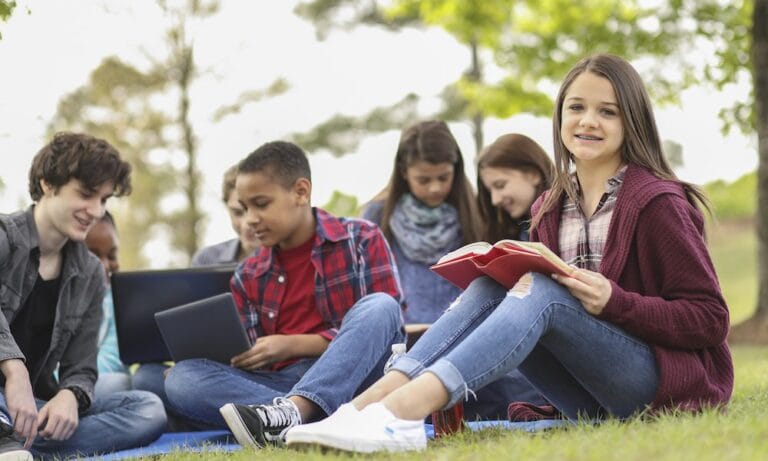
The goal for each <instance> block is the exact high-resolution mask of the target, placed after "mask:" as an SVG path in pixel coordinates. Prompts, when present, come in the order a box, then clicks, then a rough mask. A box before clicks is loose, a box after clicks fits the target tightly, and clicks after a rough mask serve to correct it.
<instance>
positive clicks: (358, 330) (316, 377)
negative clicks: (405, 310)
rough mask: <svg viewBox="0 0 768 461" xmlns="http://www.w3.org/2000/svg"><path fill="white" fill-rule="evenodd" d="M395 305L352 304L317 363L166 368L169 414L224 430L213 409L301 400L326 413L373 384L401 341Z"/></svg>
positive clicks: (192, 363)
mask: <svg viewBox="0 0 768 461" xmlns="http://www.w3.org/2000/svg"><path fill="white" fill-rule="evenodd" d="M404 340H405V332H404V330H403V322H402V315H401V313H400V306H399V305H398V304H397V302H396V301H395V300H394V299H393V298H392V297H391V296H389V295H386V294H384V293H374V294H370V295H367V296H365V297H363V298H361V299H360V300H358V301H357V302H356V303H355V305H354V306H353V307H352V308H351V309H350V310H349V311H348V312H347V314H346V315H345V316H344V320H343V321H342V323H341V328H340V329H339V333H338V335H337V336H336V338H334V340H333V341H331V342H330V344H329V345H328V349H326V351H325V352H324V353H323V355H322V356H320V358H317V359H303V360H300V361H298V362H296V363H294V364H292V365H290V366H288V367H286V368H283V369H281V370H279V371H269V370H256V371H246V370H241V369H238V368H233V367H231V366H229V365H225V364H221V363H217V362H213V361H210V360H204V359H193V360H184V361H182V362H179V363H177V364H176V366H174V367H173V368H172V369H171V372H170V373H169V374H168V377H167V378H166V380H165V392H166V395H167V397H168V401H169V403H170V408H171V410H172V411H173V412H174V413H175V414H178V415H182V416H183V417H185V418H187V419H189V420H190V421H192V422H194V423H198V424H204V425H206V426H207V427H211V428H217V427H226V426H225V425H224V420H223V418H222V417H221V415H220V414H219V407H221V406H222V405H224V404H226V403H240V404H265V403H271V402H272V400H273V399H274V398H275V397H282V396H293V395H296V396H301V397H304V398H306V399H308V400H310V401H312V402H314V403H315V404H316V405H317V406H318V407H320V409H321V410H322V411H323V412H325V413H326V414H331V413H333V412H334V411H336V409H337V408H338V407H339V406H340V405H341V404H342V403H344V402H348V401H349V400H351V399H352V397H354V396H355V395H356V394H357V393H359V392H361V391H362V390H364V389H365V388H367V387H368V386H369V385H371V384H373V383H374V382H375V381H376V380H377V379H379V378H380V377H381V376H382V374H383V370H384V364H385V363H386V361H387V359H388V358H389V356H390V354H391V347H392V344H394V343H400V342H404Z"/></svg>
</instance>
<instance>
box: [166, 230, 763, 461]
mask: <svg viewBox="0 0 768 461" xmlns="http://www.w3.org/2000/svg"><path fill="white" fill-rule="evenodd" d="M709 246H710V251H711V253H712V258H713V260H714V262H715V266H716V269H717V272H718V275H719V277H720V281H721V285H722V287H723V292H724V295H725V298H726V300H727V302H728V305H729V307H730V310H731V320H732V322H734V323H736V322H738V321H741V320H744V319H745V318H747V317H748V316H749V315H750V314H751V313H752V312H753V311H754V306H755V300H756V290H757V278H756V266H757V258H756V248H757V244H756V238H755V233H754V228H753V225H752V224H751V222H750V221H742V222H732V221H731V222H729V221H723V222H720V223H718V224H715V225H713V226H711V228H710V229H709ZM733 354H734V360H735V365H736V386H735V390H734V395H733V399H732V401H731V403H730V405H729V407H728V409H727V410H726V411H724V412H720V411H715V410H710V411H707V412H704V413H703V414H699V415H691V414H677V415H663V416H660V417H657V418H655V419H653V420H651V421H647V420H633V421H630V422H624V423H619V422H616V421H609V422H607V423H604V424H602V425H600V426H598V427H593V426H589V425H579V426H575V427H572V428H568V429H556V430H552V431H548V432H544V433H537V434H527V433H516V432H510V431H500V430H488V431H482V432H476V433H463V434H459V435H457V436H454V437H449V438H447V439H444V440H440V441H437V442H430V444H429V447H428V449H427V451H425V452H421V453H405V454H397V455H388V454H381V455H376V456H362V455H348V454H342V453H325V454H323V453H320V452H296V451H292V450H288V449H275V448H270V449H265V450H261V451H254V450H243V451H241V452H236V453H233V454H221V453H218V454H216V453H207V454H202V455H201V454H194V453H174V454H171V455H169V456H167V457H165V458H163V460H164V461H165V460H168V461H177V460H186V459H195V460H200V459H202V460H206V461H208V460H215V459H227V460H232V461H245V460H252V459H258V460H261V459H263V460H268V459H269V460H278V461H282V460H284V461H288V460H294V459H295V460H307V461H319V460H337V459H338V460H349V459H369V458H373V459H382V460H384V459H395V460H410V461H422V460H473V461H475V460H498V459H516V460H526V461H552V460H621V461H640V460H643V461H645V460H652V461H679V460H683V461H685V460H691V461H710V460H712V461H730V460H733V461H736V460H738V461H742V460H755V461H757V460H766V459H768V417H766V414H767V413H768V347H747V346H740V347H735V348H733Z"/></svg>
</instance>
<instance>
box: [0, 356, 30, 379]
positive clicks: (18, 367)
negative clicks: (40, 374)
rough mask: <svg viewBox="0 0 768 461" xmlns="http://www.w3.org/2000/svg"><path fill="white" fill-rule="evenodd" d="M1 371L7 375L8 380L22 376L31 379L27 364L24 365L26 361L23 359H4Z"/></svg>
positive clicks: (0, 365)
mask: <svg viewBox="0 0 768 461" xmlns="http://www.w3.org/2000/svg"><path fill="white" fill-rule="evenodd" d="M0 372H2V373H3V376H5V379H6V380H8V379H11V378H15V377H22V376H23V377H26V378H27V379H29V372H28V371H27V366H26V365H24V361H23V360H21V359H8V360H3V361H2V362H0Z"/></svg>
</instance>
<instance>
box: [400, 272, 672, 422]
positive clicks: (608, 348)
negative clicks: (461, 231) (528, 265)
mask: <svg viewBox="0 0 768 461" xmlns="http://www.w3.org/2000/svg"><path fill="white" fill-rule="evenodd" d="M530 275H532V279H529V281H530V285H526V284H518V286H516V287H515V288H513V289H512V290H507V289H505V288H504V287H502V286H501V285H499V284H498V283H497V282H495V281H494V280H492V279H490V278H488V277H481V278H478V279H476V280H474V281H473V282H472V283H471V284H470V285H469V287H467V289H466V290H465V291H464V293H462V294H461V295H460V296H459V298H457V299H456V301H454V303H453V304H452V305H451V307H450V308H449V309H448V310H447V311H446V312H445V313H444V314H443V315H442V316H441V317H440V318H439V319H438V320H437V322H435V323H434V324H433V325H432V326H431V327H430V328H429V330H427V332H426V333H425V334H424V335H423V336H422V337H421V338H420V339H419V341H418V342H417V343H416V344H415V345H414V346H413V347H412V348H411V349H410V351H409V352H408V353H407V354H406V355H404V356H401V357H399V358H398V359H397V360H395V362H394V363H393V365H392V368H391V369H392V370H398V371H400V372H402V373H404V374H406V375H407V376H408V377H410V378H414V377H416V376H418V375H419V374H421V373H424V372H430V373H432V374H434V375H435V376H437V378H438V379H439V380H440V381H441V382H442V384H443V386H444V387H445V389H446V390H447V391H448V394H449V396H450V397H449V402H448V404H447V405H446V407H445V408H449V407H451V406H452V405H454V404H455V403H456V402H458V401H459V400H461V399H463V398H468V397H469V395H470V394H474V391H476V390H478V389H480V388H482V387H483V386H485V385H487V384H489V383H491V382H493V381H494V380H496V379H498V378H499V377H501V376H503V375H505V374H507V373H509V372H510V371H512V370H514V369H515V368H518V370H519V371H520V372H521V373H522V374H523V375H524V376H525V377H526V378H527V379H528V381H530V382H531V384H533V386H534V387H535V388H536V389H537V390H538V391H539V392H541V393H542V394H543V395H544V397H545V398H546V399H547V400H548V401H550V402H551V403H552V404H553V405H554V406H555V407H556V408H557V409H559V410H560V411H561V412H562V413H563V414H564V415H565V416H567V417H568V418H571V419H576V418H579V417H586V418H589V419H600V418H603V417H604V416H605V415H606V413H608V414H610V415H613V416H615V417H618V418H626V417H629V416H630V415H632V414H633V413H635V412H636V411H639V410H642V409H644V408H645V406H646V405H648V404H650V403H651V402H652V401H653V398H654V395H655V393H656V387H657V385H658V379H659V378H658V371H657V367H656V361H655V358H654V355H653V351H652V350H651V349H650V347H649V346H648V345H647V344H645V343H644V342H643V341H641V340H639V339H637V338H635V337H633V336H631V335H629V334H628V333H626V332H624V331H623V330H622V329H620V328H619V327H617V326H614V325H612V324H610V323H607V322H604V321H601V320H598V319H596V318H595V317H594V316H592V315H591V314H589V313H588V312H587V311H586V310H585V309H584V307H583V306H582V305H581V302H579V300H578V299H576V298H574V297H573V296H572V295H571V294H570V293H569V292H568V290H567V289H566V288H565V287H563V286H562V285H560V284H558V283H557V282H555V281H554V280H552V279H551V278H550V277H548V276H546V275H542V274H538V273H533V274H530ZM521 280H522V279H521Z"/></svg>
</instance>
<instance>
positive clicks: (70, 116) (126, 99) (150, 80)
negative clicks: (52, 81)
mask: <svg viewBox="0 0 768 461" xmlns="http://www.w3.org/2000/svg"><path fill="white" fill-rule="evenodd" d="M168 86H169V82H168V80H167V78H166V75H165V74H164V73H162V72H152V71H150V72H141V71H139V70H137V69H136V68H134V67H132V66H131V65H129V64H126V63H124V62H122V61H120V60H119V59H118V58H116V57H110V58H106V59H105V60H103V61H102V62H101V64H100V65H99V66H98V67H97V68H96V69H94V70H93V71H92V72H91V75H90V77H89V79H88V82H87V83H86V84H85V85H83V86H82V87H81V88H78V89H77V90H75V91H73V92H72V93H70V94H68V95H66V96H64V97H63V98H62V99H61V100H60V101H59V104H58V108H57V111H56V114H55V116H54V118H53V120H52V122H51V124H50V128H49V130H50V131H52V132H53V131H60V130H74V131H83V132H87V133H90V134H92V135H94V136H97V137H100V138H104V139H106V140H107V141H109V142H110V143H111V144H112V145H114V146H115V147H116V148H117V149H118V150H119V151H120V153H121V154H122V155H123V156H124V158H126V159H127V160H128V161H129V162H130V163H131V165H132V167H133V175H132V180H133V193H132V194H131V195H130V196H129V197H128V198H126V199H123V200H116V201H115V202H114V204H113V205H111V207H114V210H113V211H114V212H115V215H116V219H117V221H118V229H119V232H120V246H121V257H120V259H121V262H122V265H123V267H125V268H129V269H130V268H139V267H145V266H146V265H147V261H146V259H145V257H144V256H143V255H142V248H143V245H144V244H145V243H146V242H147V241H148V240H150V239H151V238H152V237H153V236H154V235H155V234H156V232H158V231H160V230H161V229H162V227H163V226H167V225H168V224H169V222H170V219H169V218H170V217H169V216H168V213H167V212H164V211H163V209H162V207H161V206H160V203H161V200H162V199H163V198H164V197H166V196H168V195H169V194H170V193H172V192H173V191H174V190H176V189H177V187H178V183H177V181H178V178H179V177H180V176H181V172H179V171H176V169H175V168H173V167H172V166H171V164H170V162H169V161H168V160H167V158H166V157H167V156H166V155H164V154H163V153H164V152H166V150H167V149H168V147H169V146H170V144H171V140H170V139H168V136H167V134H166V133H167V131H168V127H169V126H171V124H172V123H173V120H172V117H171V116H170V115H168V114H166V113H165V112H164V111H161V110H159V109H158V108H156V107H155V104H153V98H154V97H156V96H157V95H160V94H161V93H163V92H164V91H166V89H167V88H168Z"/></svg>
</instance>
